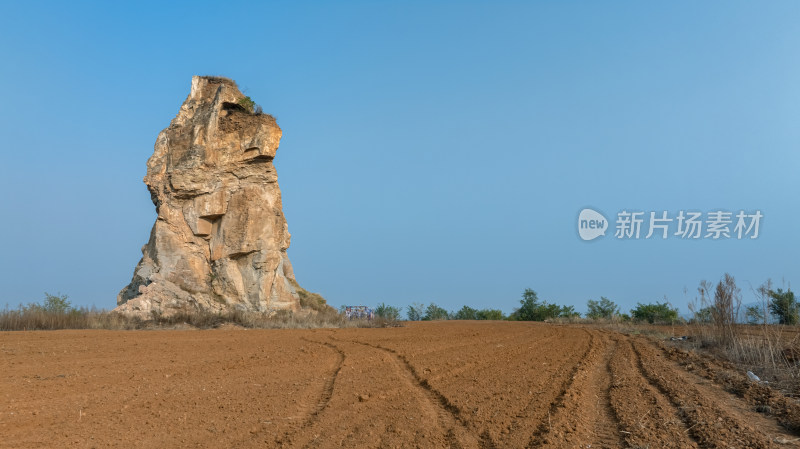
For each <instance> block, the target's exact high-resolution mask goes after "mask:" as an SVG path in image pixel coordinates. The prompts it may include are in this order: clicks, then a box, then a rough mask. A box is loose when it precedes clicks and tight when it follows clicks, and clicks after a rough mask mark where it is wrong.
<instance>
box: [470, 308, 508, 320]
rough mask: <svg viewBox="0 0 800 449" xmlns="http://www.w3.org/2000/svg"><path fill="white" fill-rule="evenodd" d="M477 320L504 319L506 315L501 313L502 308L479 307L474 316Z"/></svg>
mask: <svg viewBox="0 0 800 449" xmlns="http://www.w3.org/2000/svg"><path fill="white" fill-rule="evenodd" d="M475 319H477V320H504V319H506V315H505V314H504V313H503V311H502V310H498V309H481V310H478V313H477V316H476V318H475Z"/></svg>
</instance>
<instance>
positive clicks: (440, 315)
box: [422, 303, 450, 321]
mask: <svg viewBox="0 0 800 449" xmlns="http://www.w3.org/2000/svg"><path fill="white" fill-rule="evenodd" d="M422 319H423V320H425V321H436V320H448V319H450V314H449V313H448V312H447V310H445V309H443V308H441V307H439V306H437V305H436V304H434V303H430V304H429V305H428V308H427V309H425V316H424V317H422Z"/></svg>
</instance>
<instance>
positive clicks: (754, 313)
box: [744, 306, 764, 324]
mask: <svg viewBox="0 0 800 449" xmlns="http://www.w3.org/2000/svg"><path fill="white" fill-rule="evenodd" d="M744 316H745V317H746V318H747V323H748V324H758V323H759V322H761V321H763V320H764V314H763V313H762V312H761V307H759V306H747V308H746V309H745V311H744Z"/></svg>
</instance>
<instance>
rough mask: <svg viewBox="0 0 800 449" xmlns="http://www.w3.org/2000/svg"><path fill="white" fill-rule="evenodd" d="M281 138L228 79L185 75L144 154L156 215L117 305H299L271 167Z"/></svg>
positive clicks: (131, 310)
mask: <svg viewBox="0 0 800 449" xmlns="http://www.w3.org/2000/svg"><path fill="white" fill-rule="evenodd" d="M280 140H281V129H280V128H279V127H278V125H277V124H276V123H275V119H274V118H273V117H272V116H270V115H267V114H261V113H260V112H258V113H254V112H253V103H252V102H250V101H249V98H248V97H245V96H244V95H243V94H242V93H241V92H240V91H239V89H238V88H237V87H236V84H235V83H234V82H233V81H231V80H228V79H225V78H217V77H199V76H195V77H193V78H192V90H191V93H190V94H189V97H188V98H187V99H186V101H184V103H183V105H182V106H181V108H180V111H179V112H178V115H177V116H176V117H175V118H174V119H173V120H172V122H171V123H170V125H169V127H167V128H166V129H164V130H163V131H161V133H160V134H159V135H158V139H157V140H156V144H155V151H154V152H153V155H152V156H151V157H150V159H149V160H148V161H147V175H146V176H145V177H144V182H145V184H147V189H148V190H149V191H150V196H151V197H152V200H153V203H154V204H155V206H156V211H157V213H158V218H157V219H156V222H155V224H154V225H153V229H152V231H151V232H150V241H149V242H148V243H147V244H146V245H145V246H144V247H143V248H142V260H141V261H139V264H138V265H137V266H136V269H135V271H134V273H133V279H132V280H131V283H130V284H129V285H128V286H126V287H125V288H123V289H122V291H121V292H120V293H119V295H118V296H117V304H118V306H117V308H116V309H115V310H116V311H119V312H122V313H126V314H132V315H139V316H149V315H150V314H151V313H152V312H156V313H160V314H163V315H170V314H173V313H175V312H178V311H197V310H205V311H225V310H229V309H232V308H239V309H243V310H248V311H260V312H269V311H274V310H279V309H284V310H285V309H289V310H297V309H298V308H299V295H298V291H297V290H298V289H297V288H295V287H296V286H297V283H296V282H295V279H294V274H293V272H292V265H291V263H290V262H289V258H288V257H287V255H286V249H287V248H289V239H290V234H289V231H288V228H287V225H286V220H285V218H284V216H283V210H282V206H281V191H280V189H279V188H278V176H277V174H276V173H275V167H274V166H273V165H272V160H273V158H274V157H275V152H276V151H277V149H278V144H279V143H280ZM298 288H299V287H298Z"/></svg>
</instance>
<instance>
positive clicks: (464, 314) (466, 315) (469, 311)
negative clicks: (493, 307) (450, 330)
mask: <svg viewBox="0 0 800 449" xmlns="http://www.w3.org/2000/svg"><path fill="white" fill-rule="evenodd" d="M453 319H454V320H477V319H478V310H477V309H473V308H472V307H470V306H464V307H462V308H461V310H459V311H458V312H456V313H454V314H453Z"/></svg>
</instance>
